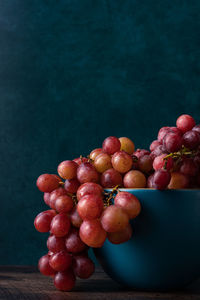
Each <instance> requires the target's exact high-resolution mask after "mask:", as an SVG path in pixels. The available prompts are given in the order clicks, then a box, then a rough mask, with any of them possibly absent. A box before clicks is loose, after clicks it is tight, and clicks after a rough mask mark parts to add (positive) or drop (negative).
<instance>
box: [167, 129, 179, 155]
mask: <svg viewBox="0 0 200 300" xmlns="http://www.w3.org/2000/svg"><path fill="white" fill-rule="evenodd" d="M182 144H183V138H182V136H181V135H180V134H177V133H173V132H169V133H167V134H166V135H165V137H164V140H163V145H164V147H165V148H166V150H167V151H168V152H176V151H178V150H180V148H181V146H182Z"/></svg>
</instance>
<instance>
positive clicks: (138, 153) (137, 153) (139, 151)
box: [133, 149, 150, 158]
mask: <svg viewBox="0 0 200 300" xmlns="http://www.w3.org/2000/svg"><path fill="white" fill-rule="evenodd" d="M149 154H150V152H149V151H148V150H146V149H137V150H136V151H135V152H134V153H133V155H135V156H136V157H137V158H140V157H142V156H144V155H149Z"/></svg>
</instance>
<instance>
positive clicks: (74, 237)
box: [65, 228, 87, 253]
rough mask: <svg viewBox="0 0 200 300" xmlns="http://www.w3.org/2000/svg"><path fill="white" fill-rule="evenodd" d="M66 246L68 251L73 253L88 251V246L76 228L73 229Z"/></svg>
mask: <svg viewBox="0 0 200 300" xmlns="http://www.w3.org/2000/svg"><path fill="white" fill-rule="evenodd" d="M65 246H66V249H67V251H68V252H71V253H80V252H82V251H84V250H86V249H87V246H86V244H84V242H82V240H81V239H80V237H79V231H78V229H76V228H72V229H71V231H70V233H69V234H68V236H67V238H66V241H65Z"/></svg>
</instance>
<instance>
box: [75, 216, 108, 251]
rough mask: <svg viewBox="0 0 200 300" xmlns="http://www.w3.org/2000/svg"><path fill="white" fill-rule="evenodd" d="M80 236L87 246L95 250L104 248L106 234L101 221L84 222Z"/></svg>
mask: <svg viewBox="0 0 200 300" xmlns="http://www.w3.org/2000/svg"><path fill="white" fill-rule="evenodd" d="M79 235H80V238H81V240H82V241H83V242H84V243H85V244H86V245H88V246H89V247H93V248H100V247H102V246H103V244H104V242H105V240H106V232H105V230H104V229H103V228H102V226H101V222H100V220H99V219H95V220H85V221H83V223H82V224H81V227H80V231H79Z"/></svg>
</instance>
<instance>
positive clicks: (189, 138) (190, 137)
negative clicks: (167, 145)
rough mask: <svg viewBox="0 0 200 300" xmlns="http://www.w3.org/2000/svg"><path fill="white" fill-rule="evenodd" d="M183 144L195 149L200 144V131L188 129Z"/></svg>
mask: <svg viewBox="0 0 200 300" xmlns="http://www.w3.org/2000/svg"><path fill="white" fill-rule="evenodd" d="M183 145H184V146H185V147H187V148H189V149H195V148H197V146H198V145H200V133H199V132H197V131H195V130H190V131H187V132H186V133H185V134H184V135H183Z"/></svg>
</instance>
